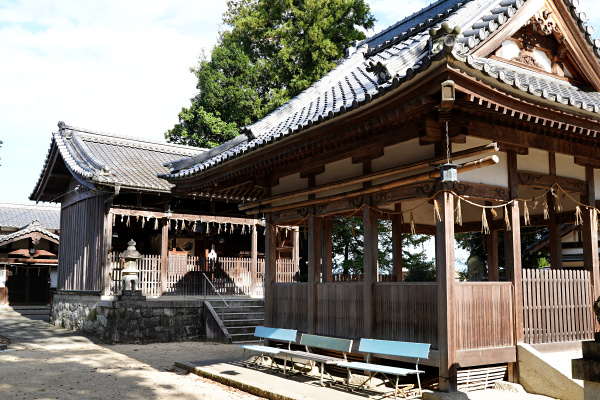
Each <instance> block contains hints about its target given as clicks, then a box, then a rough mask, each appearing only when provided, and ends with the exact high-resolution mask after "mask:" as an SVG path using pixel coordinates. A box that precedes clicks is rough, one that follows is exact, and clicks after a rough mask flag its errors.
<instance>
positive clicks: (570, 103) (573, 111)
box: [454, 56, 600, 129]
mask: <svg viewBox="0 0 600 400" xmlns="http://www.w3.org/2000/svg"><path fill="white" fill-rule="evenodd" d="M454 66H455V67H457V68H458V69H460V70H462V71H463V72H465V73H467V74H469V75H471V76H473V77H474V78H476V79H478V80H481V82H483V83H485V84H486V85H487V86H488V87H490V88H493V89H498V90H501V91H502V92H505V93H507V94H511V95H512V96H513V97H515V98H520V99H523V100H526V101H528V102H530V103H534V104H536V105H539V106H542V107H544V108H547V109H551V110H556V111H561V112H564V113H567V114H570V115H572V116H575V117H578V118H585V119H587V120H590V121H592V122H595V123H600V103H598V104H586V103H585V102H582V101H579V100H576V99H575V98H574V97H569V98H565V97H562V96H560V95H554V94H551V93H549V92H548V91H546V90H538V89H533V88H532V87H531V86H528V85H521V84H520V82H519V81H518V80H515V79H512V78H509V77H507V75H506V74H504V73H502V72H500V73H498V72H494V71H492V69H491V68H490V66H489V65H487V64H483V65H481V64H478V63H477V62H476V61H475V59H474V58H473V57H472V56H466V57H464V56H459V57H456V62H455V63H454ZM598 129H600V126H598Z"/></svg>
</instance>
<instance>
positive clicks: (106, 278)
mask: <svg viewBox="0 0 600 400" xmlns="http://www.w3.org/2000/svg"><path fill="white" fill-rule="evenodd" d="M112 220H113V212H112V211H109V212H108V213H107V214H106V216H105V217H104V246H103V250H102V251H104V258H103V262H102V264H103V265H102V295H104V296H108V295H110V284H111V278H110V249H111V247H112V227H113V226H112Z"/></svg>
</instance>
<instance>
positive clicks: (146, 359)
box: [0, 307, 532, 400]
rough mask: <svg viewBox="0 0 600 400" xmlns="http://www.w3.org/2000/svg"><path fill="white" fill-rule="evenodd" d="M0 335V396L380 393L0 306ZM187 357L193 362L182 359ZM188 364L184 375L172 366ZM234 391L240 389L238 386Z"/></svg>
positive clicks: (507, 399) (477, 395)
mask: <svg viewBox="0 0 600 400" xmlns="http://www.w3.org/2000/svg"><path fill="white" fill-rule="evenodd" d="M0 335H1V336H6V337H8V338H10V339H12V340H13V342H14V343H12V344H10V345H9V350H8V351H0V399H1V400H13V399H14V400H17V399H19V400H29V399H40V400H41V399H44V400H45V399H61V400H62V399H98V400H100V399H102V400H107V399H115V400H116V399H124V400H158V399H173V398H176V399H183V400H188V399H189V400H194V399H219V400H220V399H236V400H237V399H244V400H245V399H258V397H255V396H253V395H252V394H249V393H246V392H244V391H242V390H245V391H248V392H250V393H254V394H257V395H258V396H261V397H265V398H269V399H294V400H296V399H323V398H329V399H332V400H333V399H336V400H337V399H340V400H351V399H354V400H360V399H365V398H368V396H372V398H381V397H382V396H381V395H380V394H378V393H376V392H374V391H361V392H358V393H356V392H355V393H352V394H351V393H348V392H347V391H346V390H345V386H344V385H336V386H333V387H328V388H323V387H321V386H320V385H319V384H318V381H317V380H316V378H315V377H304V376H294V377H284V376H283V375H282V374H281V373H275V374H273V373H270V372H268V370H264V369H263V370H260V369H255V368H244V367H242V366H241V350H240V349H239V348H238V347H237V346H235V345H223V344H216V343H201V342H178V343H163V344H149V345H105V344H102V343H99V342H97V341H96V340H95V339H93V338H90V337H87V336H85V335H81V334H79V333H77V332H73V331H67V330H65V329H61V328H58V327H54V326H52V325H49V324H48V323H45V322H43V321H39V320H35V319H31V318H27V317H26V316H22V315H19V314H18V313H15V312H12V311H11V310H9V309H8V308H2V307H0ZM185 360H195V361H185ZM176 362H177V365H178V366H180V367H182V368H185V369H187V370H193V371H194V374H189V373H187V372H186V371H184V370H183V369H177V368H175V367H174V364H175V363H176ZM239 389H242V390H239ZM424 398H429V399H436V398H447V399H452V400H454V399H456V400H459V399H460V400H463V399H476V400H492V399H498V400H500V399H503V400H513V399H514V400H520V399H530V398H532V396H531V395H526V394H523V393H520V394H517V393H507V392H498V391H492V390H488V391H480V392H471V393H468V394H465V393H455V394H451V395H447V394H446V395H444V394H434V393H430V394H427V395H425V396H424Z"/></svg>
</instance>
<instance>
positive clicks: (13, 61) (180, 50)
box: [0, 0, 600, 203]
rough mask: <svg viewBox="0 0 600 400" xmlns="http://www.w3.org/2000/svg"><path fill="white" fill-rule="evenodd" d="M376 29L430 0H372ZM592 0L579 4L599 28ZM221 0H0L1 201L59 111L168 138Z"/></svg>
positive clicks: (20, 198)
mask: <svg viewBox="0 0 600 400" xmlns="http://www.w3.org/2000/svg"><path fill="white" fill-rule="evenodd" d="M367 1H368V3H369V4H370V5H371V8H372V11H373V13H374V14H375V16H376V17H377V19H378V22H377V25H376V27H375V29H374V30H373V31H372V32H369V34H373V33H375V32H378V31H379V30H381V29H383V28H386V27H388V26H389V25H391V24H393V23H394V22H396V21H397V20H399V19H401V18H402V17H404V16H406V15H409V14H411V13H413V12H415V11H417V10H419V9H421V8H422V7H424V6H426V5H427V4H429V1H422V0H408V1H401V0H367ZM594 5H595V4H593V3H592V0H581V6H580V8H581V10H583V11H586V12H587V14H588V16H589V17H590V18H591V20H590V23H591V24H592V25H594V26H597V27H598V29H600V13H597V15H595V14H593V13H595V12H596V11H595V7H594ZM225 7H226V6H225V0H214V1H208V0H169V1H166V0H128V1H122V0H102V1H93V2H92V1H73V0H37V1H30V0H9V1H6V0H0V140H3V141H4V145H3V146H2V148H0V158H1V160H0V164H1V166H0V182H2V188H3V189H2V192H1V193H0V202H19V203H24V202H28V200H27V197H28V196H29V194H30V193H31V191H32V189H33V187H34V185H35V183H36V181H37V179H38V177H39V174H40V171H41V169H42V166H43V162H44V160H45V157H46V153H47V151H48V148H49V144H50V134H51V132H52V131H53V130H55V129H56V124H57V122H58V121H65V122H66V123H67V124H69V125H73V126H79V127H85V128H89V129H94V130H99V131H106V132H112V133H118V134H125V135H129V136H137V137H147V138H151V139H155V140H163V134H164V132H165V131H166V130H167V129H169V128H171V127H172V126H173V124H175V123H176V122H177V114H178V112H179V111H180V110H181V107H183V106H187V105H188V104H189V99H190V98H191V97H193V96H194V94H195V91H196V90H195V85H196V80H195V77H194V76H193V75H192V74H191V73H190V72H189V68H190V67H192V66H195V65H196V64H197V60H198V57H199V55H200V53H201V51H202V49H206V50H210V49H211V48H212V46H213V45H214V43H215V41H216V38H217V32H218V30H219V23H220V21H221V15H222V14H223V12H224V11H225Z"/></svg>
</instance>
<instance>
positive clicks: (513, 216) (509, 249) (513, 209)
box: [504, 150, 525, 343]
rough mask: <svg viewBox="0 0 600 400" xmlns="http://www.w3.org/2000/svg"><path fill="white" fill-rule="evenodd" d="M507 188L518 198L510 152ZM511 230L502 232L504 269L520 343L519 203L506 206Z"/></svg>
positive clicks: (522, 334) (521, 337)
mask: <svg viewBox="0 0 600 400" xmlns="http://www.w3.org/2000/svg"><path fill="white" fill-rule="evenodd" d="M507 164H508V166H507V167H508V187H509V189H510V198H511V199H517V198H518V197H519V178H518V174H517V154H516V153H515V152H514V151H513V150H510V151H508V152H507ZM507 208H508V212H509V221H510V225H511V230H510V231H507V230H505V231H504V244H505V261H506V265H505V269H506V272H507V274H508V275H509V276H510V280H511V282H512V284H513V287H514V293H515V299H514V301H515V304H514V307H515V312H514V315H515V340H516V342H517V343H522V342H523V340H524V337H525V332H524V331H523V329H524V328H523V276H522V272H521V220H520V218H519V202H518V201H516V200H515V201H514V202H513V203H511V204H510V205H509V206H507Z"/></svg>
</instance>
